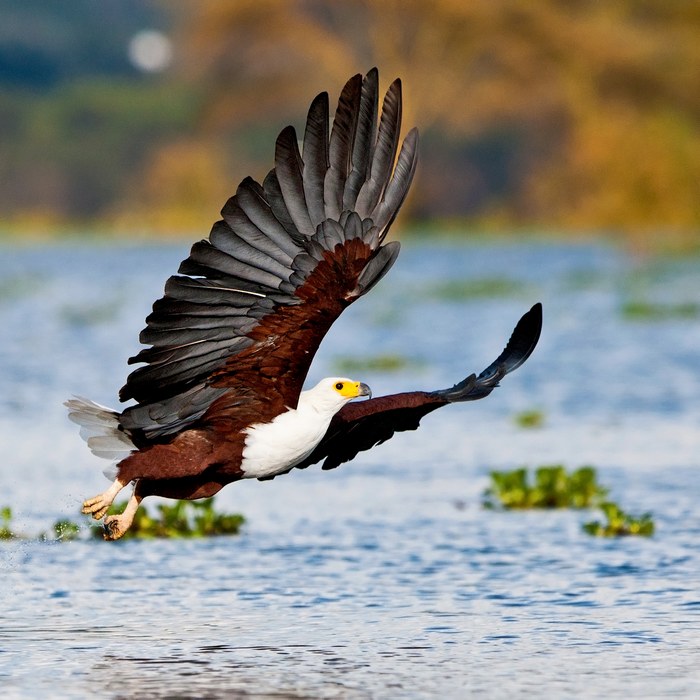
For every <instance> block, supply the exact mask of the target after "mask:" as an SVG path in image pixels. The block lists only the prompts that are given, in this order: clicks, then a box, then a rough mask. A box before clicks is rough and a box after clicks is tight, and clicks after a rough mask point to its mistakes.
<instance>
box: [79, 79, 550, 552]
mask: <svg viewBox="0 0 700 700" xmlns="http://www.w3.org/2000/svg"><path fill="white" fill-rule="evenodd" d="M378 98H379V92H378V73H377V70H376V69H373V70H371V71H370V72H369V73H368V74H367V75H366V76H365V77H364V78H363V77H362V76H361V75H356V76H354V77H353V78H351V79H350V80H349V81H348V82H347V84H346V85H345V87H344V88H343V90H342V93H341V95H340V98H339V101H338V107H337V109H336V112H335V117H334V119H333V123H332V126H329V108H328V95H327V93H322V94H320V95H319V96H318V97H316V99H315V100H314V101H313V102H312V103H311V107H310V108H309V113H308V117H307V120H306V128H305V132H304V139H303V147H302V152H300V151H299V146H298V141H297V135H296V132H295V130H294V128H293V127H291V126H288V127H287V128H286V129H284V130H283V131H282V132H281V134H280V135H279V137H278V138H277V143H276V147H275V167H274V168H273V169H272V170H271V171H270V173H269V174H268V175H267V177H266V178H265V180H264V182H263V184H262V185H260V184H258V183H257V182H256V181H255V180H253V179H252V178H246V179H245V180H243V182H241V184H240V185H239V186H238V189H237V191H236V194H235V195H234V196H233V197H231V198H230V199H229V200H228V202H226V204H225V206H224V208H223V210H222V212H221V215H222V217H223V218H222V220H221V221H217V222H216V223H215V224H214V226H213V228H212V230H211V233H210V234H209V238H208V239H207V240H202V241H200V242H198V243H195V244H194V246H193V247H192V249H191V252H190V255H189V257H188V258H187V259H186V260H185V261H184V262H183V263H182V264H181V265H180V269H179V274H178V275H175V276H173V277H170V279H168V281H167V282H166V285H165V294H164V296H163V297H162V298H161V299H159V300H158V301H156V302H155V304H154V305H153V311H152V313H151V314H150V315H149V316H148V318H147V319H146V324H147V325H146V328H145V329H144V330H143V331H142V332H141V335H140V340H141V342H142V343H143V344H144V345H147V346H150V347H146V348H144V349H143V350H141V352H139V353H138V354H137V355H136V356H134V357H132V358H130V360H129V363H130V364H132V363H142V364H141V366H140V367H139V368H137V369H135V370H134V371H133V372H131V374H130V375H129V376H128V378H127V380H126V384H125V385H124V386H123V387H122V389H121V391H120V393H119V398H120V400H121V401H127V400H129V399H133V400H134V401H135V403H134V404H133V405H131V406H129V407H127V408H125V409H124V410H123V411H121V412H120V411H114V410H111V409H109V408H106V407H104V406H100V405H98V404H95V403H93V402H91V401H88V400H86V399H81V398H75V399H72V400H70V401H67V402H66V405H67V406H68V409H69V417H70V418H71V420H73V421H74V422H75V423H78V424H79V425H81V426H82V429H81V436H82V437H83V438H84V439H86V440H87V443H88V446H89V447H90V449H91V450H92V452H93V453H95V454H96V455H98V456H100V457H106V458H108V459H112V460H115V461H117V464H116V479H115V480H114V482H113V483H112V485H111V486H110V487H109V488H108V489H107V490H106V491H104V493H101V494H100V495H98V496H95V497H94V498H89V499H88V500H86V501H85V502H84V503H83V512H84V513H88V514H91V515H92V516H93V517H94V518H95V519H97V520H99V519H102V518H103V517H104V516H105V515H106V513H107V510H108V508H109V506H110V505H111V504H112V502H113V501H114V498H115V496H116V495H117V494H118V493H119V492H120V491H121V490H122V489H123V488H124V487H125V486H126V485H127V484H129V483H130V482H134V484H135V486H134V489H133V493H132V495H131V498H130V499H129V501H128V503H127V505H126V508H125V509H124V511H123V512H122V513H121V514H119V515H112V516H108V517H107V518H105V520H104V528H105V538H106V539H112V540H115V539H118V538H119V537H121V536H122V535H123V534H124V533H125V532H126V530H127V529H128V528H129V526H130V525H131V523H132V522H133V518H134V514H135V513H136V510H137V509H138V507H139V504H140V502H141V500H142V499H143V498H145V497H146V496H150V495H157V496H164V497H166V498H175V499H196V498H206V497H210V496H212V495H214V494H215V493H217V492H218V491H219V490H220V489H221V488H222V487H223V486H225V485H226V484H229V483H231V482H233V481H238V480H239V479H246V478H257V479H271V478H274V477H275V476H277V475H279V474H284V473H286V472H289V471H290V470H292V469H294V468H301V469H303V468H306V467H308V466H309V465H311V464H314V463H316V462H320V461H323V469H333V468H334V467H337V466H338V465H340V464H342V463H343V462H347V461H349V460H351V459H353V458H354V457H355V456H356V455H357V454H358V453H359V452H361V451H363V450H368V449H370V448H371V447H373V446H374V445H377V444H379V443H381V442H384V441H386V440H388V439H389V438H391V437H392V436H393V435H394V433H395V432H397V431H402V430H415V429H416V428H417V427H418V424H419V422H420V420H421V418H422V417H423V416H425V415H426V414H427V413H430V412H431V411H434V410H435V409H436V408H439V407H440V406H444V405H446V404H449V403H454V402H457V401H471V400H474V399H481V398H483V397H485V396H487V395H488V394H489V393H491V391H492V390H493V388H494V387H495V386H497V385H498V382H499V380H501V379H502V378H503V377H504V376H505V375H506V374H508V373H509V372H512V371H513V370H514V369H516V368H517V367H519V366H520V365H521V364H522V363H523V362H525V360H526V359H527V358H528V357H529V355H530V353H531V352H532V351H533V349H534V347H535V345H536V344H537V341H538V339H539V335H540V329H541V324H542V309H541V306H540V305H539V304H536V305H535V306H533V307H532V309H530V311H528V312H527V313H526V314H525V315H524V316H523V317H522V318H521V319H520V321H519V323H518V324H517V326H516V327H515V330H514V331H513V334H512V336H511V338H510V340H509V342H508V344H507V345H506V348H505V350H504V351H503V352H502V353H501V355H500V356H499V357H498V358H497V359H496V360H495V361H494V362H493V363H492V364H490V365H489V366H488V367H487V368H486V369H485V370H484V371H483V372H481V374H479V375H478V376H477V375H475V374H472V375H470V376H469V377H467V378H466V379H464V380H463V381H461V382H459V383H458V384H455V386H453V387H451V388H449V389H443V390H439V391H428V392H425V391H412V392H407V393H402V394H394V395H389V396H381V397H377V398H372V397H371V394H370V391H369V387H367V386H366V385H365V384H363V383H361V382H357V381H354V380H352V379H348V378H345V377H330V378H326V379H323V380H321V381H320V382H319V383H318V384H317V385H316V386H315V387H313V388H311V389H309V390H307V391H302V385H303V383H304V380H305V378H306V375H307V372H308V370H309V366H310V364H311V361H312V359H313V357H314V354H315V353H316V350H317V348H318V346H319V344H320V342H321V340H322V339H323V337H324V336H325V334H326V332H327V331H328V329H329V328H330V326H331V324H332V323H333V322H334V321H335V320H336V319H337V318H338V316H339V315H340V314H341V312H342V311H343V309H345V308H346V307H347V306H348V305H349V304H351V303H352V302H353V301H355V300H356V299H358V298H359V297H361V296H362V295H364V294H365V293H366V292H368V291H369V290H370V289H371V288H372V287H373V286H374V285H375V284H376V283H377V282H378V281H379V280H380V279H381V278H382V277H383V276H384V275H385V274H386V272H387V271H388V270H389V268H390V267H391V266H392V264H393V263H394V261H395V260H396V256H397V255H398V252H399V243H398V242H390V243H384V239H385V237H386V235H387V232H388V230H389V227H390V226H391V223H392V222H393V221H394V218H395V217H396V214H397V212H398V211H399V208H400V207H401V204H402V202H403V200H404V198H405V196H406V193H407V192H408V188H409V186H410V184H411V180H412V179H413V174H414V172H415V168H416V160H417V146H418V132H417V130H416V129H412V130H411V131H409V132H408V134H407V135H406V137H405V139H404V141H403V143H402V144H401V148H400V150H399V149H398V146H399V134H400V129H401V82H400V81H399V80H396V81H394V82H393V83H392V84H391V86H390V87H389V89H388V91H387V93H386V96H385V97H384V100H383V104H382V108H381V113H380V114H379V115H378V112H379V109H378V106H379V99H378ZM378 117H379V118H378ZM397 151H399V152H398V158H397V156H396V154H397ZM358 396H368V397H369V398H368V399H367V400H365V401H362V402H355V403H350V401H351V400H352V399H354V398H356V397H358Z"/></svg>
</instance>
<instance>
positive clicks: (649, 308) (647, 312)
mask: <svg viewBox="0 0 700 700" xmlns="http://www.w3.org/2000/svg"><path fill="white" fill-rule="evenodd" d="M621 312H622V315H623V316H624V318H626V319H629V320H631V321H668V320H673V319H688V318H698V317H699V316H700V304H696V303H695V302H690V301H689V302H681V303H677V304H671V303H660V302H659V303H652V302H648V301H639V300H638V301H628V302H625V303H624V304H623V305H622V309H621Z"/></svg>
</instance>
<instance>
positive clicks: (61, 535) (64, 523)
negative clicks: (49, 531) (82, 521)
mask: <svg viewBox="0 0 700 700" xmlns="http://www.w3.org/2000/svg"><path fill="white" fill-rule="evenodd" d="M81 529H82V528H81V527H80V525H78V523H74V522H73V521H72V520H68V519H63V520H57V521H56V522H55V523H54V524H53V537H51V538H49V537H47V536H46V535H44V536H43V539H45V540H48V539H55V540H61V541H63V542H70V541H71V540H77V539H78V537H79V535H80V531H81Z"/></svg>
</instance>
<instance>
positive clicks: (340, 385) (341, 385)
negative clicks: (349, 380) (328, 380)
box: [335, 382, 343, 391]
mask: <svg viewBox="0 0 700 700" xmlns="http://www.w3.org/2000/svg"><path fill="white" fill-rule="evenodd" d="M335 388H336V389H337V390H338V391H342V389H343V382H338V383H337V384H336V385H335Z"/></svg>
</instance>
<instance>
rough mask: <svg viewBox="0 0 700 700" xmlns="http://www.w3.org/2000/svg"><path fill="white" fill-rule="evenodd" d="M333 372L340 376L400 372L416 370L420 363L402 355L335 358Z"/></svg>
mask: <svg viewBox="0 0 700 700" xmlns="http://www.w3.org/2000/svg"><path fill="white" fill-rule="evenodd" d="M333 364H334V367H335V370H336V371H337V372H339V373H342V374H357V373H359V372H381V373H382V374H385V373H387V372H400V371H402V370H405V369H408V368H416V367H418V366H419V365H420V363H419V362H418V361H416V360H412V359H409V358H407V357H404V356H403V355H398V354H392V355H389V354H387V355H374V356H370V357H349V356H348V357H345V356H343V357H337V358H336V359H335V361H334V363H333Z"/></svg>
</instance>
